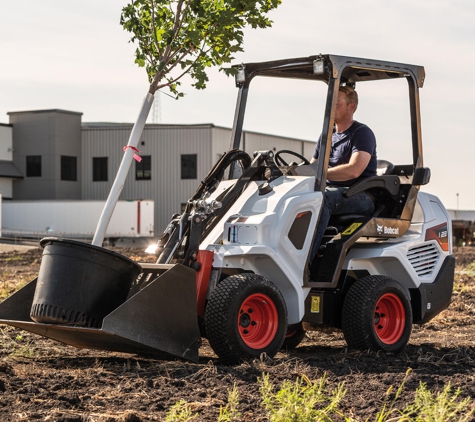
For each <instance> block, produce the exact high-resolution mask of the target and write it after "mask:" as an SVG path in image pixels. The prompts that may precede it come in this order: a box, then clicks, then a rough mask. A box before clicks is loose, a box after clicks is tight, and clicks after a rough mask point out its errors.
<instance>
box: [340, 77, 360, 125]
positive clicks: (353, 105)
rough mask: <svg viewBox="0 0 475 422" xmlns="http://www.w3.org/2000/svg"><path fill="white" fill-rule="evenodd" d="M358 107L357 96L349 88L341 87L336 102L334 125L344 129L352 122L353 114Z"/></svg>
mask: <svg viewBox="0 0 475 422" xmlns="http://www.w3.org/2000/svg"><path fill="white" fill-rule="evenodd" d="M357 107H358V94H357V93H356V91H355V90H354V89H353V88H352V87H350V86H341V87H340V88H339V90H338V99H337V102H336V113H335V123H336V125H337V126H338V125H342V126H343V127H344V128H345V129H346V128H347V127H348V126H349V125H350V124H351V123H352V122H353V113H354V112H355V111H356V109H357Z"/></svg>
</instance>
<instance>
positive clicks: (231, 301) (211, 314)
mask: <svg viewBox="0 0 475 422" xmlns="http://www.w3.org/2000/svg"><path fill="white" fill-rule="evenodd" d="M205 329H206V335H207V337H208V341H209V343H210V345H211V347H212V348H213V350H214V352H215V353H216V354H217V355H218V356H219V358H220V360H221V361H222V362H223V363H226V364H236V363H239V362H240V361H243V360H247V359H252V358H256V357H259V356H260V355H261V354H262V353H265V354H266V355H267V356H269V357H273V356H275V354H276V353H277V352H278V351H279V350H280V348H281V346H282V343H283V342H284V338H285V334H286V332H287V308H286V306H285V302H284V299H283V297H282V294H281V293H280V291H279V290H278V289H277V287H276V286H275V285H274V284H273V283H271V282H270V281H269V280H267V279H266V278H264V277H261V276H259V275H255V274H239V275H234V276H231V277H228V278H226V279H225V280H223V281H222V282H221V283H219V284H218V286H217V287H216V289H215V290H214V291H213V293H212V294H211V297H210V299H209V302H208V305H207V307H206V311H205Z"/></svg>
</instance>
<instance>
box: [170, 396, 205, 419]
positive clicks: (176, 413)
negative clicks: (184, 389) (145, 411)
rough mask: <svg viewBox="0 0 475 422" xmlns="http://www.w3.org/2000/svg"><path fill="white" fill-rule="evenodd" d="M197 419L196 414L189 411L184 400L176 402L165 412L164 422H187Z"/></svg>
mask: <svg viewBox="0 0 475 422" xmlns="http://www.w3.org/2000/svg"><path fill="white" fill-rule="evenodd" d="M197 417H198V413H193V412H192V411H191V408H190V405H189V404H188V403H187V402H186V401H185V400H180V401H178V402H176V403H175V404H174V405H173V406H172V407H171V408H170V409H169V410H168V412H167V415H166V417H165V422H188V421H191V420H193V419H196V418H197Z"/></svg>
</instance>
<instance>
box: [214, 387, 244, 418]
mask: <svg viewBox="0 0 475 422" xmlns="http://www.w3.org/2000/svg"><path fill="white" fill-rule="evenodd" d="M238 406H239V392H238V390H237V388H236V384H234V385H233V389H232V390H228V403H227V404H226V406H225V407H222V406H221V407H220V408H219V416H218V422H232V421H235V420H236V419H239V418H240V417H241V413H240V412H239V410H238Z"/></svg>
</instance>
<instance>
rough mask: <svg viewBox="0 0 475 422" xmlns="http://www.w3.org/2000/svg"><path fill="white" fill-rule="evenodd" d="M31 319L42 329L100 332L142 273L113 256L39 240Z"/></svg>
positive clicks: (59, 241)
mask: <svg viewBox="0 0 475 422" xmlns="http://www.w3.org/2000/svg"><path fill="white" fill-rule="evenodd" d="M40 245H41V246H42V247H43V257H42V260H41V266H40V272H39V274H38V281H37V285H36V290H35V295H34V298H33V304H32V307H31V313H30V317H31V319H32V320H33V321H36V322H39V323H46V324H68V325H77V326H83V327H90V328H97V327H101V325H102V320H103V319H104V317H105V316H106V315H108V314H109V313H111V312H112V311H113V310H114V309H116V308H117V307H118V306H120V305H121V304H122V303H123V302H124V301H125V300H126V298H127V295H128V293H129V290H130V287H131V285H132V283H133V281H134V280H135V279H136V278H137V277H138V275H139V274H140V273H141V272H142V268H141V266H140V265H139V264H137V263H135V262H134V261H132V260H130V259H129V258H127V257H125V256H122V255H120V254H118V253H116V252H113V251H110V250H107V249H104V248H101V247H98V246H93V245H90V244H87V243H82V242H77V241H74V240H66V239H57V238H44V239H42V240H41V241H40Z"/></svg>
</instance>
